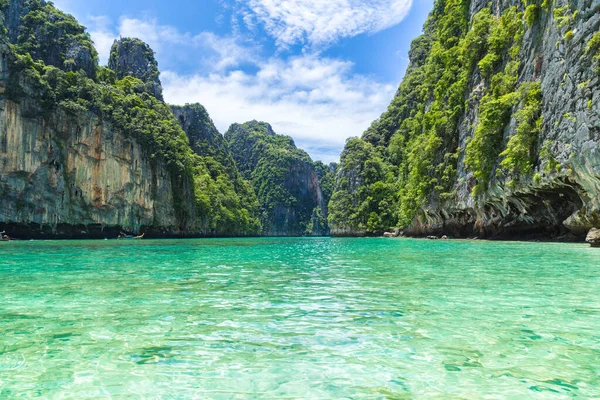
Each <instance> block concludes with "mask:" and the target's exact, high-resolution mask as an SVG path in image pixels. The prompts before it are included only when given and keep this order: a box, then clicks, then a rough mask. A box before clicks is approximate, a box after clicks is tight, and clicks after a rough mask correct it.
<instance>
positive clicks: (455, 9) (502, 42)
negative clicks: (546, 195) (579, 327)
mask: <svg viewBox="0 0 600 400" xmlns="http://www.w3.org/2000/svg"><path fill="white" fill-rule="evenodd" d="M470 5H471V2H470V1H466V0H437V1H436V2H435V5H434V9H433V11H432V12H431V14H430V16H429V19H428V20H427V22H426V24H425V27H424V35H423V36H421V37H420V38H417V39H416V40H415V41H413V44H412V46H411V50H410V60H411V61H410V65H409V68H408V70H407V72H406V75H405V77H404V80H403V81H402V83H401V85H400V88H399V89H398V92H397V93H396V96H395V98H394V99H393V100H392V103H391V104H390V106H389V108H388V110H387V111H386V112H385V113H384V114H383V115H382V116H381V118H380V119H379V120H378V121H375V122H374V123H373V125H372V126H371V127H370V128H369V129H368V130H367V131H366V132H365V134H364V135H363V137H362V139H354V140H351V141H349V142H348V143H347V145H346V148H345V150H344V153H343V155H342V162H341V167H340V169H341V170H340V173H339V177H338V181H337V184H336V189H335V192H334V194H333V196H332V200H331V202H330V223H331V224H332V226H335V227H339V228H361V229H365V230H366V231H367V232H376V233H379V232H381V231H382V230H387V229H390V228H392V227H394V226H397V227H406V226H409V225H411V224H412V223H413V222H414V221H415V217H417V218H421V215H422V212H425V210H426V208H427V205H428V204H431V203H443V202H445V201H447V200H452V199H455V196H456V193H455V191H454V188H455V187H456V186H455V185H456V183H457V168H458V165H457V163H458V159H459V157H460V155H461V154H460V152H461V147H460V143H459V134H458V132H459V128H460V129H461V132H465V131H466V132H469V131H471V130H472V132H473V135H472V138H471V139H470V140H468V143H467V144H466V149H465V151H464V153H463V154H464V156H465V158H464V163H465V165H466V167H467V168H468V169H469V170H470V171H471V172H472V173H473V175H474V177H475V181H474V182H473V183H474V188H473V192H472V194H473V196H475V197H478V196H480V195H481V194H483V193H484V192H485V190H486V188H487V186H488V183H489V181H490V180H491V178H492V174H493V172H494V169H496V168H497V167H498V165H499V162H501V161H502V162H503V165H501V167H502V168H503V169H504V170H505V171H507V173H510V174H512V175H517V174H519V173H529V172H530V171H531V166H532V163H533V159H534V158H535V156H536V154H534V143H535V142H536V140H537V136H538V133H539V129H540V126H541V125H540V124H541V122H540V119H539V117H540V108H541V90H540V89H539V84H536V83H532V84H525V85H523V86H522V87H521V88H519V87H518V78H519V75H518V74H519V66H520V65H519V52H520V50H521V44H522V41H523V36H524V33H525V30H526V29H527V26H528V25H529V26H532V25H534V24H535V23H536V21H537V20H538V19H539V18H540V15H542V13H544V12H547V10H548V8H549V4H548V3H547V2H546V1H544V2H540V1H539V0H534V1H531V2H529V3H527V2H526V4H524V5H523V7H524V8H525V9H526V12H525V13H523V12H520V11H519V8H517V7H508V8H506V9H504V10H503V11H502V13H501V14H500V15H499V16H498V15H495V13H494V12H492V9H491V5H490V6H488V7H483V8H481V9H480V10H479V11H478V12H477V13H476V14H475V15H473V16H472V17H471V16H469V8H470ZM575 17H576V15H574V16H573V15H571V17H570V18H575ZM473 77H481V80H482V81H483V85H481V87H479V88H477V90H473V89H474V88H473V87H471V86H470V85H472V82H473ZM470 90H473V92H472V93H473V97H470V98H469V97H468V94H469V91H470ZM467 109H468V110H475V111H474V112H475V113H476V115H474V116H473V115H469V116H468V120H470V121H475V122H476V124H475V126H472V127H471V126H469V125H467V124H468V121H467V120H462V119H461V118H464V117H465V111H467ZM513 113H514V114H513ZM513 117H514V118H515V120H516V122H517V125H516V131H515V134H514V135H513V136H512V137H511V138H510V140H509V143H508V145H507V147H506V148H505V144H506V143H505V140H504V135H505V128H506V126H507V124H508V122H509V121H510V120H511V118H513ZM371 163H375V164H376V165H378V166H379V167H378V168H377V170H378V171H380V172H379V174H378V175H376V176H375V178H374V179H373V180H368V179H365V178H364V177H363V173H364V171H365V170H366V169H367V166H368V165H369V164H371ZM469 184H470V183H469ZM375 193H386V195H384V196H379V197H378V195H376V194H375ZM376 198H379V199H383V200H384V201H383V202H381V203H379V202H378V201H375V200H371V199H376Z"/></svg>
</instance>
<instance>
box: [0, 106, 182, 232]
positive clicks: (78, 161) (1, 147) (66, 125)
mask: <svg viewBox="0 0 600 400" xmlns="http://www.w3.org/2000/svg"><path fill="white" fill-rule="evenodd" d="M25 107H26V105H25V104H18V103H14V102H12V101H9V100H6V99H1V100H0V109H1V111H0V171H1V173H0V193H2V201H1V202H0V221H2V223H3V229H6V230H7V231H8V232H10V233H11V235H13V236H16V237H37V238H44V237H84V238H85V237H89V238H92V237H97V238H104V237H115V236H116V235H117V234H118V232H119V230H126V231H128V232H144V231H148V232H149V233H153V234H156V235H162V234H178V233H181V232H180V229H181V226H180V224H179V222H178V220H177V218H176V215H175V210H174V208H173V197H172V187H171V177H170V175H169V173H168V172H167V169H166V167H165V165H164V164H163V163H160V162H159V163H155V162H153V161H151V159H150V157H149V154H147V152H145V151H144V149H143V148H142V146H140V144H139V143H137V142H136V141H135V140H132V139H131V138H128V137H125V136H123V135H122V134H121V133H119V132H117V131H115V130H114V129H112V128H111V127H110V126H108V125H107V124H105V123H103V122H102V121H101V120H99V119H98V118H96V117H94V116H90V117H88V118H85V119H77V118H73V117H72V116H68V115H66V114H64V113H57V114H55V115H54V116H53V118H52V119H51V120H44V119H41V118H30V117H25V116H24V115H23V109H24V108H25ZM184 190H185V189H184ZM187 190H189V188H188V189H187Z"/></svg>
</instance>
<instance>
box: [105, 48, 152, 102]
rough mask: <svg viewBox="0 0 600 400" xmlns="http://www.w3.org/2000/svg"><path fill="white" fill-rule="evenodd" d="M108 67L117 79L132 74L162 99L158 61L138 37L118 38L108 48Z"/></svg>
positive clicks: (150, 91) (149, 90)
mask: <svg viewBox="0 0 600 400" xmlns="http://www.w3.org/2000/svg"><path fill="white" fill-rule="evenodd" d="M108 68H110V69H112V70H113V71H115V72H116V74H117V78H118V79H123V78H125V77H126V76H132V77H134V78H137V79H139V80H141V81H142V82H144V83H145V84H146V88H147V90H148V92H149V93H151V94H152V95H153V96H154V97H156V98H157V99H159V100H162V99H163V95H162V84H161V82H160V78H159V77H160V72H159V70H158V62H157V61H156V58H155V57H154V51H153V50H152V49H151V48H150V46H148V44H146V43H144V42H143V41H141V40H140V39H136V38H120V39H119V40H115V42H114V43H113V45H112V48H111V49H110V58H109V60H108Z"/></svg>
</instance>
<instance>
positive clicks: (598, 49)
mask: <svg viewBox="0 0 600 400" xmlns="http://www.w3.org/2000/svg"><path fill="white" fill-rule="evenodd" d="M585 54H586V55H587V56H591V57H592V62H593V63H594V64H595V66H596V72H597V73H598V74H600V32H597V33H596V34H594V36H592V38H591V39H590V41H589V42H588V44H587V46H586V48H585Z"/></svg>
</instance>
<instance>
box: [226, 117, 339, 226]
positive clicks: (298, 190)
mask: <svg viewBox="0 0 600 400" xmlns="http://www.w3.org/2000/svg"><path fill="white" fill-rule="evenodd" d="M225 139H226V141H227V143H228V145H229V149H230V151H231V153H232V155H233V157H234V159H235V162H236V165H237V167H238V169H239V170H240V172H241V173H242V175H243V176H244V177H245V178H246V179H248V180H249V181H251V182H252V184H253V186H254V189H255V191H256V194H257V196H258V201H259V203H260V209H261V222H262V225H263V233H264V234H265V235H268V236H295V235H306V234H310V235H324V234H327V233H328V229H327V225H326V223H325V219H326V216H327V208H326V204H325V202H324V201H323V194H322V191H321V186H320V182H319V176H318V174H317V172H316V171H315V166H314V164H313V162H312V160H311V159H310V157H309V156H308V154H306V153H305V152H304V151H302V150H300V149H298V148H297V147H296V146H295V144H294V142H293V140H292V139H291V138H290V137H288V136H282V135H277V134H275V132H273V129H272V127H271V125H269V124H267V123H264V122H257V121H251V122H247V123H245V124H241V125H240V124H234V125H232V126H231V127H230V128H229V130H228V131H227V133H226V134H225Z"/></svg>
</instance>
